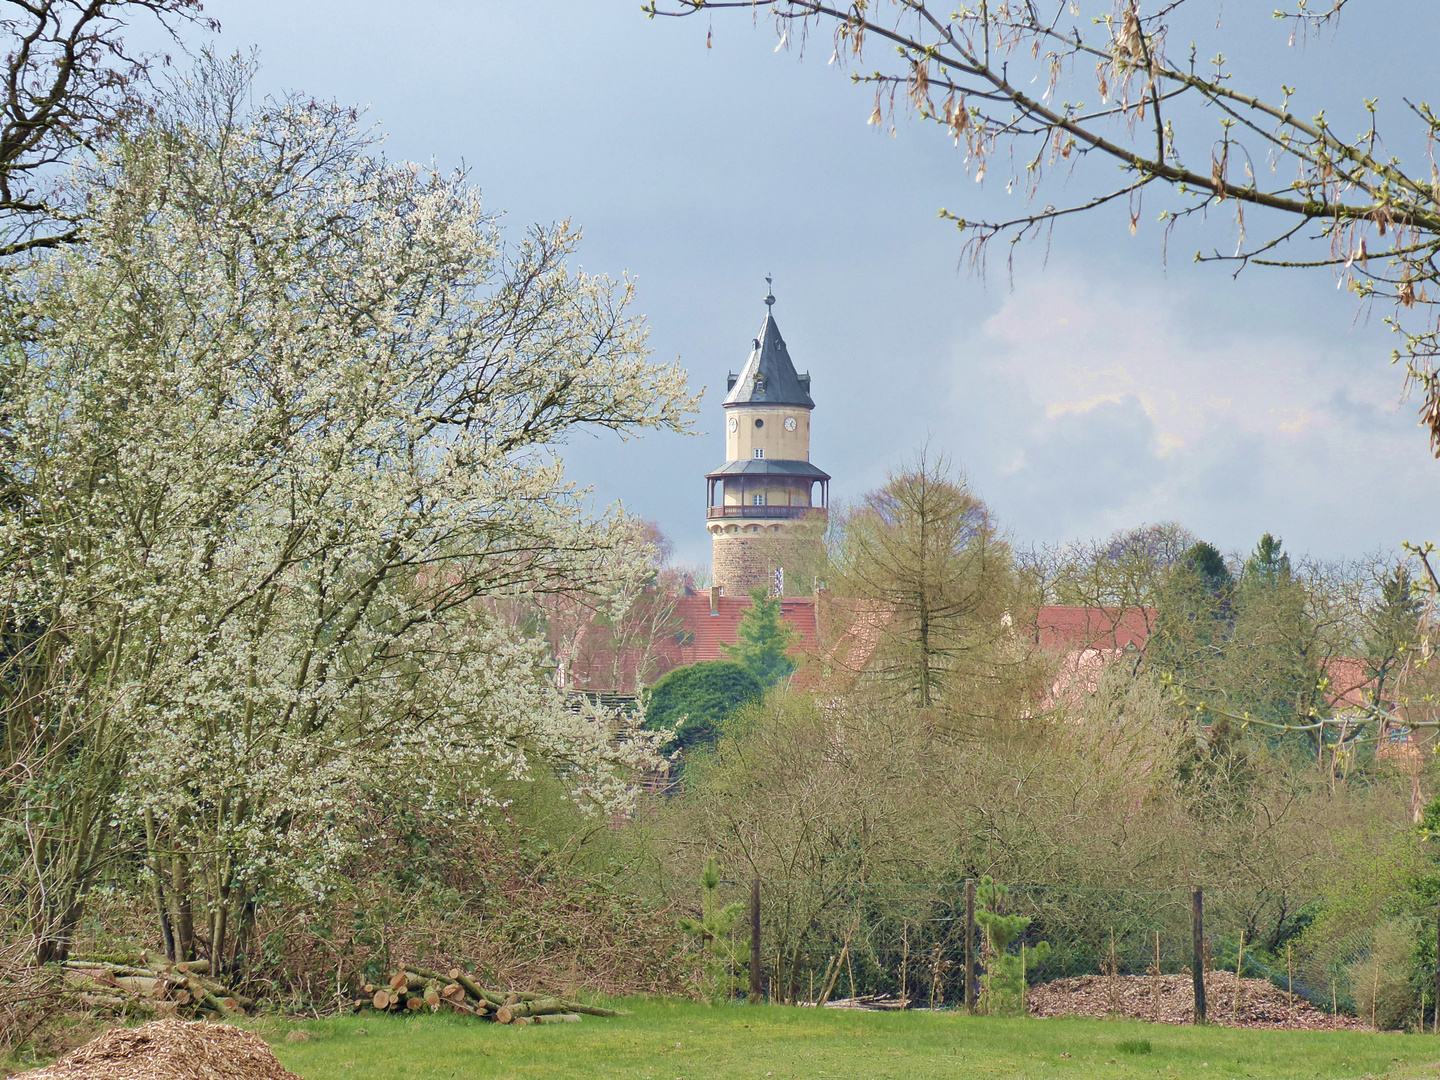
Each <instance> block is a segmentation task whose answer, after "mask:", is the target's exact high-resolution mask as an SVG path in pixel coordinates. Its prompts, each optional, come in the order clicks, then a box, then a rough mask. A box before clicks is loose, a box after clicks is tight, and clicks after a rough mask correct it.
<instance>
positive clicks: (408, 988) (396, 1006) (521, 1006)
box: [356, 964, 628, 1027]
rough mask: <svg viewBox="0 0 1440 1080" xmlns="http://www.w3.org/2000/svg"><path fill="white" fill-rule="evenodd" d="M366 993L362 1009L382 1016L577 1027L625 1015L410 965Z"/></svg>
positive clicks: (368, 986)
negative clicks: (445, 1014) (454, 1015)
mask: <svg viewBox="0 0 1440 1080" xmlns="http://www.w3.org/2000/svg"><path fill="white" fill-rule="evenodd" d="M364 991H365V993H366V995H368V996H367V997H365V998H362V999H361V1000H360V1001H358V1002H356V1004H357V1005H358V1006H360V1007H361V1008H364V1007H367V1006H368V1007H369V1008H372V1009H375V1010H377V1011H380V1012H400V1011H409V1012H420V1011H421V1010H423V1009H428V1010H430V1011H431V1012H439V1011H440V1010H441V1009H449V1010H451V1011H452V1012H461V1013H469V1014H470V1015H472V1016H481V1017H484V1018H485V1019H487V1020H493V1021H495V1022H497V1023H501V1024H517V1025H519V1026H522V1027H523V1026H525V1025H526V1024H573V1023H576V1022H577V1021H578V1020H579V1019H580V1017H581V1016H582V1015H585V1016H625V1015H628V1014H626V1013H623V1012H620V1011H619V1010H616V1009H602V1008H599V1007H598V1006H595V1005H585V1004H583V1003H581V1002H579V1001H569V1000H567V999H565V998H560V997H556V996H554V995H553V994H534V993H517V992H515V991H511V990H492V989H490V988H489V987H484V986H481V985H480V984H479V983H477V982H475V980H474V979H472V978H470V976H468V975H466V974H465V972H463V971H461V970H460V969H459V968H451V969H450V970H449V971H448V972H447V973H446V974H443V975H442V974H440V973H439V972H437V971H430V970H427V969H426V968H418V967H411V966H409V965H408V964H407V965H406V966H405V967H404V968H403V969H402V970H400V971H397V972H396V973H395V974H394V975H392V976H391V977H390V985H389V986H375V985H374V984H373V983H366V984H365V986H364Z"/></svg>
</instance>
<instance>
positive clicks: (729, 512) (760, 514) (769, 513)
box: [705, 506, 824, 518]
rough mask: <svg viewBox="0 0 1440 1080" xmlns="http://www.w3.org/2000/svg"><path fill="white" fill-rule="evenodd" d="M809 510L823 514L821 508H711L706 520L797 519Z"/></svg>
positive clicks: (707, 512) (706, 514)
mask: <svg viewBox="0 0 1440 1080" xmlns="http://www.w3.org/2000/svg"><path fill="white" fill-rule="evenodd" d="M811 510H819V511H821V512H822V513H823V512H824V507H821V506H712V507H710V508H709V509H708V510H706V511H705V516H706V517H707V518H799V517H804V516H805V515H806V514H808V513H809V512H810V511H811Z"/></svg>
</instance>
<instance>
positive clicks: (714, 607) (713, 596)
mask: <svg viewBox="0 0 1440 1080" xmlns="http://www.w3.org/2000/svg"><path fill="white" fill-rule="evenodd" d="M720 592H721V586H719V585H711V586H710V614H711V615H719V614H720Z"/></svg>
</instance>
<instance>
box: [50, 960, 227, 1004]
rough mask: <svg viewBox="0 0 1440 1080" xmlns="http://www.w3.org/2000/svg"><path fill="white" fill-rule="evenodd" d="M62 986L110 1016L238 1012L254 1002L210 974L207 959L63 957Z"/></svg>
mask: <svg viewBox="0 0 1440 1080" xmlns="http://www.w3.org/2000/svg"><path fill="white" fill-rule="evenodd" d="M63 968H64V972H65V983H66V988H67V990H68V991H69V992H70V994H71V995H72V996H73V998H74V999H75V1000H76V1002H77V1003H78V1004H80V1005H81V1006H83V1007H84V1008H86V1009H89V1010H92V1011H94V1012H98V1013H101V1014H105V1013H108V1014H111V1015H114V1016H132V1017H146V1016H156V1017H163V1016H188V1017H197V1018H200V1017H208V1018H211V1019H223V1018H224V1017H227V1016H243V1015H244V1014H245V1013H247V1012H249V1011H250V1010H251V1009H253V1008H254V1007H255V1002H254V1001H253V1000H251V999H250V998H247V997H245V996H244V995H243V994H238V993H236V992H235V991H233V990H231V989H230V988H229V987H227V986H226V985H225V984H224V983H222V982H219V981H217V980H215V979H212V978H211V977H210V964H209V961H206V960H195V961H192V962H191V963H188V964H169V963H164V964H154V965H150V966H144V965H138V964H137V965H130V964H112V963H110V962H108V961H104V960H67V961H66V962H65V963H64V965H63Z"/></svg>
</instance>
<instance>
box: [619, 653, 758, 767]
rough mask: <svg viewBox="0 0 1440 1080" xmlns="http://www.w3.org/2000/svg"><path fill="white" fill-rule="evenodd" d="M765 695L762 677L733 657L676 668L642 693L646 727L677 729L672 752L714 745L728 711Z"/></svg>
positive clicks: (658, 729)
mask: <svg viewBox="0 0 1440 1080" xmlns="http://www.w3.org/2000/svg"><path fill="white" fill-rule="evenodd" d="M763 694H764V690H763V689H762V688H761V686H760V681H759V680H758V679H756V678H755V676H754V675H752V674H750V672H749V671H747V670H746V669H745V668H744V667H742V666H741V665H739V664H737V663H735V662H733V661H731V660H706V661H704V662H702V663H699V664H691V665H689V666H688V667H682V668H676V669H675V670H674V671H672V672H670V673H669V674H667V675H665V676H663V677H662V678H660V679H659V680H658V681H657V682H656V683H655V685H654V686H652V687H650V688H649V689H648V690H646V691H645V726H646V727H647V728H649V729H650V730H651V731H665V730H668V729H670V728H675V737H674V740H673V741H672V742H671V744H670V747H669V748H670V749H672V750H675V749H678V750H690V749H692V748H694V747H697V746H713V745H714V743H715V740H716V739H718V738H719V737H720V728H721V725H722V724H724V722H725V721H726V719H728V718H729V716H730V714H731V713H733V712H734V711H735V710H736V709H738V708H740V706H742V705H744V704H746V703H747V702H750V701H758V700H759V699H760V697H761V696H762V695H763ZM677 724H678V725H679V726H678V727H676V725H677Z"/></svg>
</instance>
